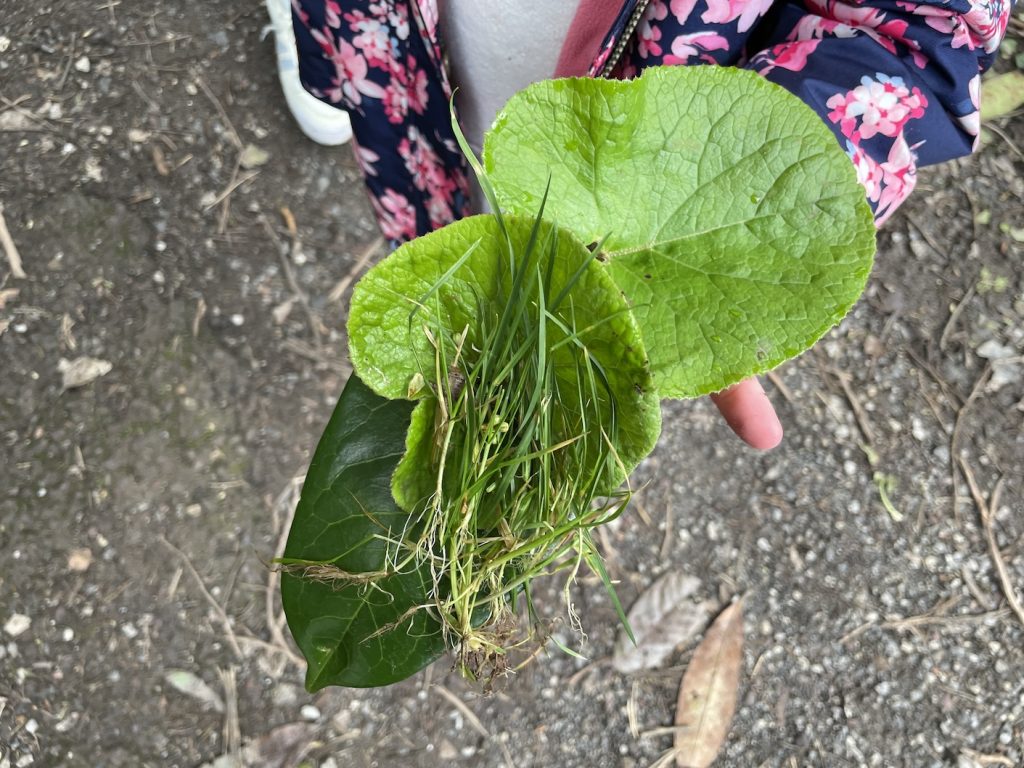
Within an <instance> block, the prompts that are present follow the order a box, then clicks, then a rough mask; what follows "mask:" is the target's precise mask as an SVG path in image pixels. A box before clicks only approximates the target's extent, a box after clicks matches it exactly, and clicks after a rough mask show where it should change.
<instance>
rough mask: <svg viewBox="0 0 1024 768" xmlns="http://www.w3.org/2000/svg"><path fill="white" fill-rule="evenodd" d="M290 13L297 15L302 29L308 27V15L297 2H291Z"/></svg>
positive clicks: (297, 0)
mask: <svg viewBox="0 0 1024 768" xmlns="http://www.w3.org/2000/svg"><path fill="white" fill-rule="evenodd" d="M292 12H293V13H295V14H297V15H298V17H299V21H301V22H302V25H303V26H304V27H308V26H309V14H308V13H306V11H305V10H303V8H302V6H301V5H299V0H292Z"/></svg>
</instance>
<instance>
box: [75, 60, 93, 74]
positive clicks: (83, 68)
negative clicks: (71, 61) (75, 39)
mask: <svg viewBox="0 0 1024 768" xmlns="http://www.w3.org/2000/svg"><path fill="white" fill-rule="evenodd" d="M90 69H92V62H90V61H89V57H88V56H82V57H81V58H80V59H79V60H78V61H76V62H75V71H76V72H83V73H84V72H88V71H89V70H90Z"/></svg>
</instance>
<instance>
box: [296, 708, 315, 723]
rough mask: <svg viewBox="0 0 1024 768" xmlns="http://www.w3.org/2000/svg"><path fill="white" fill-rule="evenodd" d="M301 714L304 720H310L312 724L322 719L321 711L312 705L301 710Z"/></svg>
mask: <svg viewBox="0 0 1024 768" xmlns="http://www.w3.org/2000/svg"><path fill="white" fill-rule="evenodd" d="M299 714H300V715H301V716H302V719H303V720H309V721H310V722H315V721H317V720H319V719H320V710H319V709H317V708H316V707H314V706H313V705H312V704H306V705H305V706H304V707H303V708H302V709H300V710H299Z"/></svg>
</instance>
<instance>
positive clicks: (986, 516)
mask: <svg viewBox="0 0 1024 768" xmlns="http://www.w3.org/2000/svg"><path fill="white" fill-rule="evenodd" d="M958 461H959V462H960V469H961V470H963V473H964V477H965V478H967V485H968V487H969V488H970V489H971V496H972V497H973V498H974V504H975V506H977V508H978V514H979V515H980V517H981V527H982V528H983V529H984V531H985V540H986V541H987V542H988V551H989V555H990V556H991V557H992V564H993V565H994V566H995V569H996V574H997V575H998V576H999V585H1000V586H1001V587H1002V589H1003V594H1004V595H1005V596H1006V602H1007V603H1009V605H1010V610H1012V611H1013V612H1014V614H1016V616H1017V619H1018V620H1019V621H1020V623H1021V624H1024V604H1021V601H1020V598H1018V597H1017V591H1016V589H1014V586H1013V579H1012V578H1011V576H1010V569H1009V568H1007V567H1006V560H1004V559H1003V553H1002V552H1000V551H999V542H997V541H996V533H995V529H994V528H993V527H992V516H993V515H994V514H995V512H996V511H997V510H998V509H999V498H1000V496H1001V495H1002V492H1003V478H999V481H998V482H997V483H996V487H995V488H993V489H992V493H991V495H990V497H989V503H987V504H986V503H985V495H984V494H983V493H982V492H981V488H980V487H979V486H978V481H977V480H976V479H975V477H974V471H973V470H972V469H971V467H970V465H968V464H967V462H965V461H964V460H963V459H958Z"/></svg>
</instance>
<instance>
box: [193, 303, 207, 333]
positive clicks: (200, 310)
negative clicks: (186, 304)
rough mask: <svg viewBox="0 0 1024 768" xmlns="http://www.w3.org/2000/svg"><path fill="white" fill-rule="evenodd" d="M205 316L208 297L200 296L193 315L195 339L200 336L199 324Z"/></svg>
mask: <svg viewBox="0 0 1024 768" xmlns="http://www.w3.org/2000/svg"><path fill="white" fill-rule="evenodd" d="M204 317H206V299H204V298H203V297H202V296H200V297H199V301H197V302H196V312H195V314H194V315H192V338H193V339H194V338H196V337H198V336H199V324H200V323H201V322H203V318H204Z"/></svg>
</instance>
